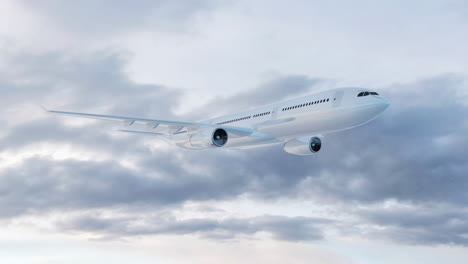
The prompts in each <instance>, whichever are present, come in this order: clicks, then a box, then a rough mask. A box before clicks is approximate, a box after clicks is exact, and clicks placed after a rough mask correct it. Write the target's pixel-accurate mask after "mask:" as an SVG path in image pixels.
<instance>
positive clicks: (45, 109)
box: [39, 105, 49, 112]
mask: <svg viewBox="0 0 468 264" xmlns="http://www.w3.org/2000/svg"><path fill="white" fill-rule="evenodd" d="M39 106H40V107H41V108H42V109H44V111H46V112H49V110H47V108H45V107H44V106H42V105H39Z"/></svg>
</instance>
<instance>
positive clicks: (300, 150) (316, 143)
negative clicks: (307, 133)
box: [283, 137, 322, 155]
mask: <svg viewBox="0 0 468 264" xmlns="http://www.w3.org/2000/svg"><path fill="white" fill-rule="evenodd" d="M321 147H322V141H321V140H320V138H318V137H312V138H295V139H292V140H290V141H288V142H286V143H285V144H284V147H283V148H284V151H286V152H288V153H291V154H294V155H312V154H314V153H316V152H318V151H319V150H320V148H321Z"/></svg>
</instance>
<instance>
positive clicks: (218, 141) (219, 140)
mask: <svg viewBox="0 0 468 264" xmlns="http://www.w3.org/2000/svg"><path fill="white" fill-rule="evenodd" d="M211 141H212V142H213V144H214V145H215V146H217V147H222V146H224V145H225V144H226V142H227V141H228V134H227V132H226V130H224V129H222V128H217V129H215V131H214V132H213V136H212V137H211Z"/></svg>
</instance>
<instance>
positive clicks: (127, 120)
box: [44, 108, 254, 137]
mask: <svg viewBox="0 0 468 264" xmlns="http://www.w3.org/2000/svg"><path fill="white" fill-rule="evenodd" d="M44 110H45V111H47V112H48V113H52V114H58V115H66V116H73V117H82V118H90V119H100V120H110V121H118V122H122V123H123V124H125V125H127V126H131V125H133V124H135V123H137V124H144V125H146V126H147V128H156V127H158V126H160V125H163V126H167V127H168V129H169V131H168V132H169V133H170V134H175V133H177V132H179V131H181V130H182V129H184V128H187V130H189V131H194V130H198V129H200V128H203V127H207V128H217V127H223V128H225V129H226V130H227V131H229V132H230V133H231V134H232V135H234V136H237V137H243V136H249V135H250V134H252V133H253V132H254V130H252V129H248V128H240V127H231V126H218V125H214V124H206V123H196V122H182V121H169V120H160V119H147V118H135V117H125V116H113V115H98V114H87V113H76V112H64V111H55V110H47V109H45V108H44ZM121 132H127V133H138V131H131V130H124V131H121ZM141 134H143V133H141ZM152 134H153V135H158V134H161V133H152ZM161 135H163V134H161Z"/></svg>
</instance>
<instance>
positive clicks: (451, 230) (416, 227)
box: [361, 204, 468, 246]
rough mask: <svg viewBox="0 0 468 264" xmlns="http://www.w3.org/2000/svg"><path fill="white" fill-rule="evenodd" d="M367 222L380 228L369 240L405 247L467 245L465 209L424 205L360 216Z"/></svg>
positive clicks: (376, 229) (369, 211) (372, 211)
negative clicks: (383, 240) (397, 243)
mask: <svg viewBox="0 0 468 264" xmlns="http://www.w3.org/2000/svg"><path fill="white" fill-rule="evenodd" d="M361 215H362V216H363V218H364V219H365V221H366V222H368V221H370V222H372V223H373V224H374V225H377V226H378V227H379V228H375V229H372V228H370V230H367V231H366V232H368V233H369V235H370V236H373V237H377V238H383V239H390V240H393V241H396V242H400V243H401V242H403V243H408V244H423V245H427V244H429V245H432V244H436V245H437V244H438V245H440V244H448V245H464V246H467V245H468V221H467V219H468V212H467V209H466V208H463V209H460V208H453V207H451V206H447V205H442V206H437V205H433V204H432V205H426V206H417V207H410V208H398V209H395V208H392V209H377V210H367V211H363V212H361Z"/></svg>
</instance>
